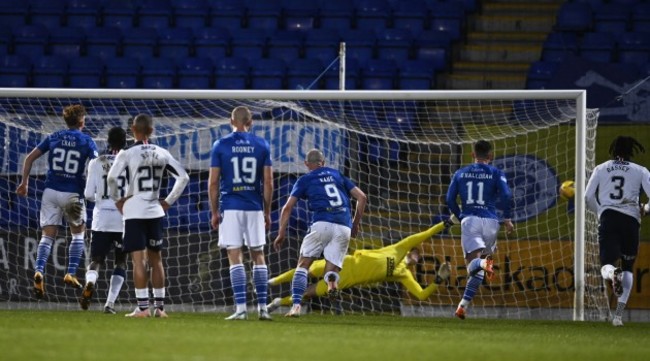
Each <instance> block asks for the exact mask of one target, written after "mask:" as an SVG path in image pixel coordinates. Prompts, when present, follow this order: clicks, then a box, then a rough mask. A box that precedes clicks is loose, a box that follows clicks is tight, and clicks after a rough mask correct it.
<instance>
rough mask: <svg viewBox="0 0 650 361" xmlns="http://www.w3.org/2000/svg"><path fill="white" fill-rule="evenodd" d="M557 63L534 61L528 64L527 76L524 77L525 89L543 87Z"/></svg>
mask: <svg viewBox="0 0 650 361" xmlns="http://www.w3.org/2000/svg"><path fill="white" fill-rule="evenodd" d="M557 67H558V63H555V62H549V61H542V60H540V61H535V62H533V63H531V64H530V68H529V69H528V77H527V78H526V88H527V89H543V88H545V86H546V84H547V83H548V81H549V80H550V79H551V77H552V76H553V74H554V72H555V70H556V69H557Z"/></svg>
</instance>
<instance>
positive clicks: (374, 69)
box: [361, 59, 397, 90]
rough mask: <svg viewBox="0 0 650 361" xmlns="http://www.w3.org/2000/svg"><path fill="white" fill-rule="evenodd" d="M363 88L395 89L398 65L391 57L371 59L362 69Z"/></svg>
mask: <svg viewBox="0 0 650 361" xmlns="http://www.w3.org/2000/svg"><path fill="white" fill-rule="evenodd" d="M362 75H363V77H362V79H361V89H367V90H389V89H394V85H395V76H396V75H397V67H396V66H395V62H393V61H392V60H390V59H370V60H368V61H367V62H366V63H365V66H364V67H363V70H362Z"/></svg>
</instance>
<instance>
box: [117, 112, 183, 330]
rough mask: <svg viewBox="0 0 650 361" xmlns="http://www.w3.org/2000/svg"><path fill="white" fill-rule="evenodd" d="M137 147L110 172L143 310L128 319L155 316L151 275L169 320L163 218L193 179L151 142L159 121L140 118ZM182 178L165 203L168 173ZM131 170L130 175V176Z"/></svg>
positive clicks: (157, 302)
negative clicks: (124, 179) (125, 176)
mask: <svg viewBox="0 0 650 361" xmlns="http://www.w3.org/2000/svg"><path fill="white" fill-rule="evenodd" d="M131 130H132V131H133V136H134V138H135V140H136V143H135V144H134V145H132V146H130V147H129V148H127V149H125V150H123V151H121V152H120V153H119V154H118V155H117V157H116V158H115V163H113V166H112V167H111V170H110V171H109V172H108V179H107V182H108V194H109V196H110V197H111V199H113V200H114V201H115V206H116V207H117V209H118V210H119V211H120V212H121V213H122V215H123V218H124V237H123V247H124V252H127V253H130V254H131V259H132V261H133V283H134V285H135V297H136V298H137V300H138V306H137V307H136V308H135V310H134V311H133V312H131V313H129V314H127V315H126V317H137V318H141V317H150V316H151V313H150V312H149V289H148V283H149V275H148V271H147V267H146V264H147V263H148V264H149V267H150V268H151V284H152V287H153V297H154V307H155V311H154V316H155V317H167V313H165V311H164V300H165V269H164V266H163V261H162V252H161V251H162V248H163V223H162V222H163V217H164V216H165V211H166V210H167V209H169V207H170V206H171V205H172V204H173V203H174V202H176V200H177V199H178V198H179V197H180V196H181V193H183V190H184V189H185V186H186V185H187V183H188V182H189V180H190V177H189V176H188V175H187V172H186V171H185V169H184V168H183V166H182V165H181V164H180V163H179V162H178V161H177V160H176V159H174V157H172V155H171V154H169V152H168V151H167V150H166V149H163V148H161V147H159V146H157V145H154V144H149V137H150V136H151V133H153V120H152V119H151V117H150V116H148V115H145V114H139V115H137V116H136V117H135V118H133V125H132V126H131ZM165 171H167V173H169V174H171V175H172V176H174V178H176V182H175V183H174V187H173V188H172V190H171V192H169V195H168V196H167V198H165V199H164V200H160V199H159V197H160V183H161V181H162V177H163V173H164V172H165ZM124 172H127V173H124ZM123 174H128V175H129V178H128V182H127V183H128V187H127V192H126V195H125V196H122V195H121V194H120V176H122V175H123Z"/></svg>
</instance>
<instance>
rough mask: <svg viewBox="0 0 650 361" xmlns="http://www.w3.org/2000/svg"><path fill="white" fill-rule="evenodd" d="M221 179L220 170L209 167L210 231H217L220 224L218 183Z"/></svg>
mask: <svg viewBox="0 0 650 361" xmlns="http://www.w3.org/2000/svg"><path fill="white" fill-rule="evenodd" d="M220 179H221V168H220V167H210V174H209V176H208V200H209V202H210V214H211V216H210V225H211V226H212V229H218V228H219V223H221V214H219V188H220V185H219V182H220Z"/></svg>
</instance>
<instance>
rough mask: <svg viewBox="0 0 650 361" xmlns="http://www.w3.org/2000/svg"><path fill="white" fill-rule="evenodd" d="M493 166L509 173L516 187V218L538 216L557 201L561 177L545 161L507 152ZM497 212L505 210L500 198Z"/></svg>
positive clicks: (509, 180) (513, 208)
mask: <svg viewBox="0 0 650 361" xmlns="http://www.w3.org/2000/svg"><path fill="white" fill-rule="evenodd" d="M492 165H493V166H495V167H497V168H498V169H500V170H501V171H502V172H503V173H504V174H505V176H506V179H507V181H508V186H509V187H510V189H511V190H512V198H513V204H512V220H513V221H515V222H520V221H525V220H527V219H529V218H531V217H535V216H537V215H538V214H540V213H543V212H545V211H546V210H547V209H549V208H551V207H553V206H554V205H555V203H556V202H557V189H559V183H560V181H559V179H558V177H557V174H556V172H555V169H553V168H552V167H551V166H549V164H548V163H546V161H545V160H543V159H539V158H537V157H535V156H534V155H507V156H505V157H499V158H495V159H494V160H493V161H492ZM496 206H497V211H498V213H499V216H501V211H500V210H501V209H503V207H502V205H501V204H500V201H497V204H496Z"/></svg>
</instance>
